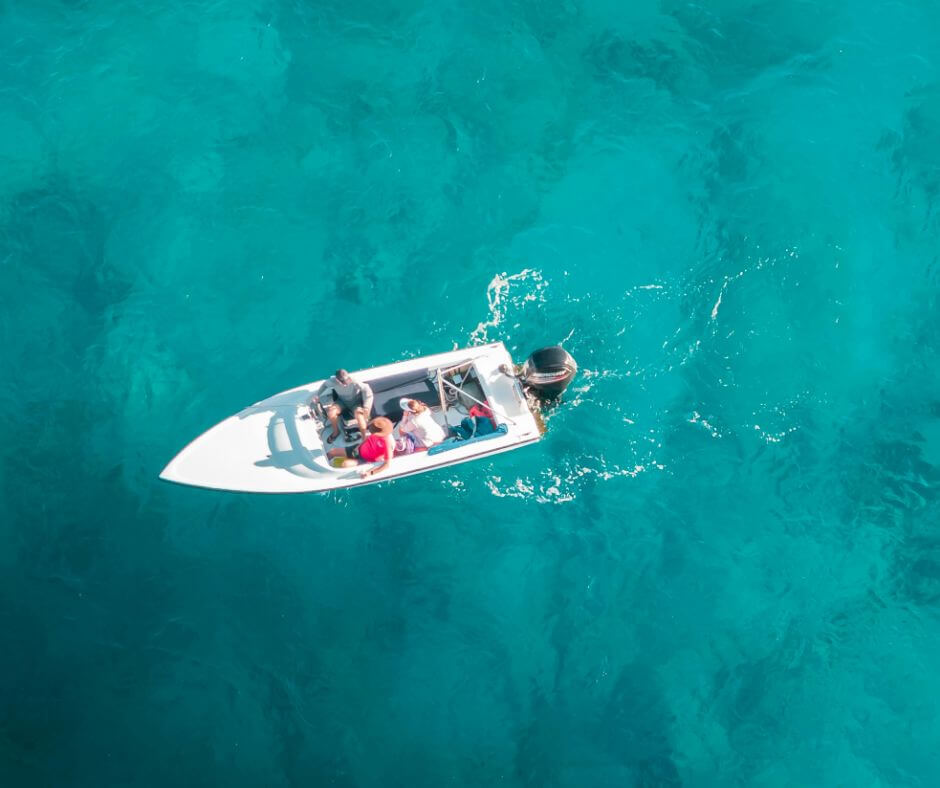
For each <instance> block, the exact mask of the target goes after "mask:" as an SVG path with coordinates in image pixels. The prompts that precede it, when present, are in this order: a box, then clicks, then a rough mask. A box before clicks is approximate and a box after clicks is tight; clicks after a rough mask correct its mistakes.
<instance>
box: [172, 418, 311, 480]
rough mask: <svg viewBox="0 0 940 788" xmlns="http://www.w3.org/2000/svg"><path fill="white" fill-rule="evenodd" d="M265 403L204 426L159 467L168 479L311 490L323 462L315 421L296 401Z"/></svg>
mask: <svg viewBox="0 0 940 788" xmlns="http://www.w3.org/2000/svg"><path fill="white" fill-rule="evenodd" d="M263 405H264V403H259V405H258V406H253V407H251V408H248V409H246V410H244V411H242V412H241V413H238V414H236V415H234V416H231V417H229V418H227V419H226V420H225V421H221V422H219V423H218V424H216V425H215V426H214V427H212V428H211V429H210V430H208V431H207V432H204V433H203V434H202V435H200V436H199V437H198V438H196V440H194V441H193V442H192V443H190V444H189V445H188V446H187V447H186V448H185V449H183V450H182V451H181V452H180V453H179V454H177V455H176V456H175V457H174V458H173V459H172V460H170V462H169V463H167V466H166V467H165V468H164V469H163V470H162V471H161V472H160V478H161V479H163V480H164V481H168V482H176V483H178V484H188V485H192V486H195V487H207V488H209V489H213V490H230V491H233V492H307V491H309V490H311V489H316V486H317V485H316V484H311V481H312V480H315V479H320V478H321V477H322V476H323V470H322V469H321V468H320V467H319V463H318V461H319V462H321V463H323V464H324V466H325V460H324V458H323V450H322V444H321V443H320V439H319V435H318V433H317V430H316V428H315V426H314V425H313V422H311V421H310V420H307V419H304V418H303V414H302V413H301V411H300V409H299V408H298V407H297V406H296V405H293V404H285V405H281V404H278V405H276V406H273V407H270V408H265V407H263Z"/></svg>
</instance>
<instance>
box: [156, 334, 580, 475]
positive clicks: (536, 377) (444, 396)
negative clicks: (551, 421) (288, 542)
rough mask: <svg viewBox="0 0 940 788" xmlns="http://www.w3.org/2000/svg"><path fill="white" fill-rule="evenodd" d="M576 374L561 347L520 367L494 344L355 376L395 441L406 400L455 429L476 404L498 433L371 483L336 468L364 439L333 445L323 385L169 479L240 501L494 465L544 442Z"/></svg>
mask: <svg viewBox="0 0 940 788" xmlns="http://www.w3.org/2000/svg"><path fill="white" fill-rule="evenodd" d="M576 371H577V366H576V365H575V363H574V360H573V359H572V358H571V356H569V355H568V354H567V352H566V351H564V350H563V349H562V348H560V347H551V348H544V349H542V350H539V351H536V352H535V353H533V354H532V356H530V358H529V360H528V361H527V362H526V364H525V365H524V366H522V367H519V368H517V367H515V366H514V365H513V363H512V359H511V357H510V355H509V353H508V351H507V350H506V348H505V346H504V345H503V343H502V342H495V343H492V344H489V345H480V346H478V347H471V348H465V349H463V350H452V351H450V352H448V353H439V354H437V355H433V356H425V357H423V358H412V359H407V360H405V361H398V362H395V363H394V364H386V365H384V366H381V367H373V368H371V369H362V370H359V371H356V372H352V373H351V374H352V376H353V378H354V379H356V380H358V381H359V382H361V383H368V384H369V385H370V386H371V387H372V390H373V393H374V402H373V410H372V413H371V414H370V415H371V416H372V417H374V416H386V417H388V418H389V419H391V420H392V421H393V422H395V423H396V427H395V434H396V435H397V434H398V426H397V422H398V421H399V420H400V419H401V416H402V410H401V405H400V401H401V400H402V399H403V398H412V399H418V400H421V401H423V402H425V403H426V404H427V405H428V406H429V407H430V408H431V412H432V414H433V416H434V418H435V420H436V421H437V422H438V423H439V424H441V425H442V426H451V427H453V426H456V425H458V424H460V422H461V421H462V420H463V419H464V418H465V417H467V415H468V413H469V411H470V409H471V408H472V407H473V405H474V403H477V404H483V405H485V406H486V407H488V408H489V410H490V412H491V413H492V414H493V420H494V422H495V424H496V425H497V428H496V431H494V432H489V433H487V434H479V435H473V436H471V437H469V438H463V439H460V438H458V437H448V438H447V439H445V440H444V441H443V442H441V443H439V444H437V445H434V446H431V447H430V448H428V449H427V450H426V451H417V452H415V453H413V454H404V455H402V456H396V457H394V458H393V459H392V460H391V463H390V464H389V467H388V468H387V469H386V470H384V471H382V472H381V473H377V474H374V475H372V476H368V477H366V478H362V477H361V476H360V473H359V471H360V470H361V469H362V468H361V467H360V468H355V467H353V468H349V467H335V466H334V464H333V463H331V461H330V459H329V457H328V456H327V453H326V452H327V449H329V448H333V447H340V448H343V447H345V446H349V445H352V444H355V443H357V442H358V441H359V440H360V436H359V435H358V433H357V432H354V431H353V430H352V425H353V424H354V422H352V423H350V424H349V425H344V429H343V430H342V431H341V433H340V437H339V438H337V439H336V440H335V442H334V443H332V444H328V443H327V437H328V436H329V435H330V433H331V432H332V427H331V425H330V424H329V422H328V421H327V420H326V419H325V418H324V416H323V414H322V411H320V410H319V409H316V408H312V407H311V402H312V400H313V398H314V396H315V395H316V393H317V391H318V390H319V388H320V385H321V384H322V383H323V381H322V380H317V381H314V382H313V383H308V384H306V385H304V386H298V387H297V388H293V389H289V390H288V391H284V392H281V393H280V394H275V395H274V396H273V397H269V398H268V399H265V400H262V401H261V402H256V403H255V404H254V405H251V406H250V407H247V408H245V409H244V410H242V411H240V412H239V413H236V414H235V415H234V416H230V417H229V418H227V419H225V420H224V421H222V422H220V423H218V424H216V425H215V426H214V427H212V428H211V429H210V430H208V431H207V432H205V433H203V434H202V435H200V436H199V437H198V438H196V440H194V441H193V442H192V443H190V444H189V445H188V446H187V447H186V448H184V449H183V450H182V451H181V452H180V453H179V454H177V455H176V456H175V457H174V458H173V459H172V460H171V461H170V463H169V464H168V465H167V466H166V468H164V469H163V472H162V473H161V474H160V478H161V479H165V480H166V481H171V482H178V483H180V484H188V485H193V486H196V487H207V488H210V489H214V490H230V491H236V492H257V493H302V492H325V491H327V490H337V489H341V488H346V487H358V486H360V485H364V484H374V483H376V482H383V481H388V480H391V479H400V478H401V477H403V476H411V475H412V474H416V473H424V472H425V471H431V470H434V469H436V468H443V467H446V466H448V465H455V464H457V463H461V462H468V461H470V460H476V459H480V458H481V457H488V456H491V455H494V454H499V453H500V452H505V451H511V450H512V449H518V448H520V447H522V446H526V445H528V444H530V443H535V442H536V441H538V440H539V439H540V438H541V437H542V432H543V426H542V420H541V418H540V416H539V406H538V402H537V396H544V397H548V398H553V397H557V396H558V395H559V394H560V393H561V392H563V391H564V389H565V388H566V387H567V385H568V383H569V382H570V381H571V378H572V377H574V374H575V372H576ZM533 395H536V396H533ZM365 467H370V466H365Z"/></svg>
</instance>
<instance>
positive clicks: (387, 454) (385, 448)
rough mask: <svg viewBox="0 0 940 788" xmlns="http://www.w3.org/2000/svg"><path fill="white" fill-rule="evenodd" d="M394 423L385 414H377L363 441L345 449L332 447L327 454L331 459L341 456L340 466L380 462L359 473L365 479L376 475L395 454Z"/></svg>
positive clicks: (386, 465) (369, 424) (348, 466)
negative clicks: (374, 466)
mask: <svg viewBox="0 0 940 788" xmlns="http://www.w3.org/2000/svg"><path fill="white" fill-rule="evenodd" d="M393 429H394V425H393V424H392V422H391V421H390V420H389V419H387V418H385V417H384V416H376V417H375V418H374V419H372V421H370V422H369V423H368V425H367V426H366V432H367V433H368V434H367V435H366V437H365V439H364V440H363V441H362V443H357V444H356V445H355V446H347V447H346V448H344V449H339V448H337V449H330V450H329V451H328V452H327V453H326V456H327V457H329V458H330V459H331V460H334V459H337V458H341V459H342V462H341V463H340V467H342V468H351V467H353V466H356V465H361V464H364V463H369V462H372V463H374V462H380V461H381V463H382V464H381V465H379V466H378V467H377V468H369V469H368V470H362V471H360V472H359V475H360V476H361V477H362V478H363V479H365V478H366V477H368V476H374V475H375V474H377V473H381V472H382V471H384V470H385V469H386V468H388V464H389V462H390V461H391V459H392V457H394V456H395V441H394V439H393V438H392V430H393Z"/></svg>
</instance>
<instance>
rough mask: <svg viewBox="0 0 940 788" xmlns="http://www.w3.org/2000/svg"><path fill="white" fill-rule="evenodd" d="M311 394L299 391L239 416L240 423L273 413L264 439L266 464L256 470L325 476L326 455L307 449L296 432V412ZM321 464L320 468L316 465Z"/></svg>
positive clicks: (258, 464) (315, 476) (255, 405)
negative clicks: (267, 453)
mask: <svg viewBox="0 0 940 788" xmlns="http://www.w3.org/2000/svg"><path fill="white" fill-rule="evenodd" d="M312 397H313V392H312V391H310V390H309V389H298V390H297V391H289V392H285V393H283V394H278V395H277V396H274V397H271V398H269V399H266V400H262V401H261V402H257V403H255V404H254V405H252V406H251V407H249V408H245V410H243V411H242V412H241V413H239V414H238V417H239V418H240V419H244V418H248V417H249V416H253V415H255V414H257V413H258V412H259V411H262V410H263V411H267V410H270V411H273V413H272V415H271V419H270V421H269V422H268V429H267V437H268V449H269V450H270V455H269V456H268V458H267V459H265V460H258V461H257V462H255V465H256V466H258V467H259V468H280V469H281V470H285V471H289V472H291V473H293V474H296V475H297V476H304V477H307V478H317V477H320V476H322V475H323V474H324V473H328V472H329V471H328V469H327V468H326V467H324V466H325V463H326V461H327V460H326V455H325V453H324V451H323V450H322V449H319V448H318V449H308V448H307V447H306V446H304V443H303V440H302V439H301V437H300V432H299V430H298V429H297V423H298V419H300V418H301V416H300V415H299V414H298V409H299V408H300V407H301V406H303V405H306V404H307V403H308V402H310V399H311V398H312ZM318 460H319V462H320V463H323V464H324V465H323V466H321V465H320V464H318V462H317V461H318Z"/></svg>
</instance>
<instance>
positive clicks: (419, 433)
mask: <svg viewBox="0 0 940 788" xmlns="http://www.w3.org/2000/svg"><path fill="white" fill-rule="evenodd" d="M399 404H400V405H401V410H402V418H401V421H400V422H399V423H398V431H399V432H400V433H402V434H403V435H404V434H405V433H410V434H411V436H412V437H413V438H414V439H415V443H416V444H417V445H418V447H421V448H425V449H426V448H428V447H429V446H433V445H434V444H435V443H440V442H441V441H442V440H444V438H446V437H447V433H446V432H445V431H444V428H443V427H442V426H441V425H440V424H438V423H437V422H436V421H435V420H434V415H433V414H432V413H431V409H430V408H429V407H428V406H427V405H425V404H424V403H423V402H421V400H417V399H409V398H408V397H405V398H403V399H402V400H401V401H400V402H399Z"/></svg>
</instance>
